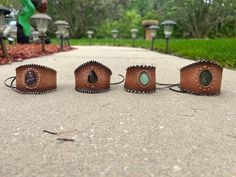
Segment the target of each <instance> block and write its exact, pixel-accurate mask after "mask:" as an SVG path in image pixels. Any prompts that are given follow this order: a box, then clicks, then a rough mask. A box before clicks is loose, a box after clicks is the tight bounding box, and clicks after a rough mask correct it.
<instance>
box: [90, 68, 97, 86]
mask: <svg viewBox="0 0 236 177" xmlns="http://www.w3.org/2000/svg"><path fill="white" fill-rule="evenodd" d="M97 81H98V76H97V74H96V73H95V71H93V70H92V71H90V72H89V75H88V82H89V83H91V84H95V83H96V82H97Z"/></svg>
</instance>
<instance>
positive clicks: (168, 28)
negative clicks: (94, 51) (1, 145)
mask: <svg viewBox="0 0 236 177" xmlns="http://www.w3.org/2000/svg"><path fill="white" fill-rule="evenodd" d="M7 13H9V11H8V10H7V9H5V8H2V9H0V39H1V43H2V42H3V40H2V38H3V35H2V33H3V28H4V26H5V15H6V14H7ZM32 19H34V20H35V22H36V28H37V30H38V32H34V33H33V38H34V39H37V35H39V36H40V37H41V44H42V52H45V36H46V31H47V28H48V21H50V20H52V18H51V17H49V16H48V15H47V14H42V13H37V14H35V15H33V16H32ZM54 24H55V25H56V26H57V32H56V35H57V38H58V39H59V40H60V48H61V50H63V46H64V45H63V41H64V40H65V39H66V40H67V43H68V45H70V44H69V40H68V39H69V28H70V27H69V24H68V23H67V22H66V21H61V20H59V21H56V22H55V23H54ZM161 25H164V33H165V38H166V53H168V48H169V39H170V36H171V34H172V32H173V26H174V25H176V23H175V22H174V21H171V20H167V21H164V22H162V23H161ZM148 29H149V30H150V31H151V37H152V43H151V50H153V49H154V41H155V38H156V32H157V30H158V29H159V26H154V25H153V26H150V27H149V28H148ZM11 33H12V36H16V30H12V31H11ZM118 33H119V31H118V30H116V29H114V30H112V37H113V39H114V43H115V41H116V39H117V38H118ZM137 33H138V30H137V29H131V36H132V39H133V46H135V40H136V38H137ZM87 34H88V38H89V44H90V45H91V39H92V37H93V34H94V32H93V31H88V32H87ZM1 46H2V50H3V53H6V52H4V51H5V50H6V49H4V47H3V46H4V45H1Z"/></svg>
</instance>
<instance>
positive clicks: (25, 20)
mask: <svg viewBox="0 0 236 177" xmlns="http://www.w3.org/2000/svg"><path fill="white" fill-rule="evenodd" d="M21 4H22V7H23V10H22V11H21V13H20V15H19V18H18V22H19V24H21V26H22V27H23V31H24V34H25V36H30V34H31V26H30V18H31V16H32V15H34V13H35V11H36V9H35V7H34V5H33V3H32V2H31V0H21Z"/></svg>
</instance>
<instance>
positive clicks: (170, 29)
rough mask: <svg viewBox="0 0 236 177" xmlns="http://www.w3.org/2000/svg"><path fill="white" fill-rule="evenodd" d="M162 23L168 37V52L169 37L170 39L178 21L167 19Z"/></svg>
mask: <svg viewBox="0 0 236 177" xmlns="http://www.w3.org/2000/svg"><path fill="white" fill-rule="evenodd" d="M161 25H164V34H165V38H166V53H168V52H169V39H170V36H171V34H172V33H173V28H174V25H176V22H174V21H172V20H166V21H164V22H162V23H161Z"/></svg>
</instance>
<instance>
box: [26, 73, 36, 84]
mask: <svg viewBox="0 0 236 177" xmlns="http://www.w3.org/2000/svg"><path fill="white" fill-rule="evenodd" d="M36 82H37V77H36V74H35V73H34V72H33V71H29V72H28V73H27V74H26V76H25V83H26V84H27V85H28V86H32V85H34V84H36Z"/></svg>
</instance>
